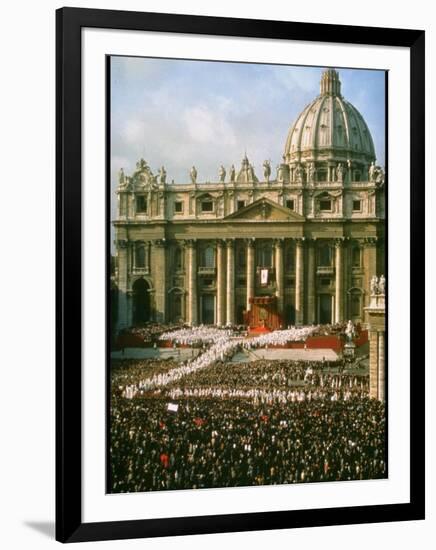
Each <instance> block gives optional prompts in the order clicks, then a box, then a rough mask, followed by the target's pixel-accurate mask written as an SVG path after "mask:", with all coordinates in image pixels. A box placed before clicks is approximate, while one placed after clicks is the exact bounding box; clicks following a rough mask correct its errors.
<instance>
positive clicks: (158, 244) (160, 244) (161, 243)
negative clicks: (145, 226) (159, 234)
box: [151, 239, 168, 248]
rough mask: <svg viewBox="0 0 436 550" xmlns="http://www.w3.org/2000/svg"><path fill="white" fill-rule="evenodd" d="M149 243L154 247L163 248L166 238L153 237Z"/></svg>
mask: <svg viewBox="0 0 436 550" xmlns="http://www.w3.org/2000/svg"><path fill="white" fill-rule="evenodd" d="M151 244H152V245H153V246H154V247H156V248H164V247H165V246H166V245H167V244H168V243H167V241H166V239H154V240H152V241H151Z"/></svg>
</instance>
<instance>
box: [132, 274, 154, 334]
mask: <svg viewBox="0 0 436 550" xmlns="http://www.w3.org/2000/svg"><path fill="white" fill-rule="evenodd" d="M148 290H149V286H148V284H147V282H146V281H144V279H138V280H137V281H135V283H134V285H133V323H134V324H141V323H144V322H146V321H148V320H149V319H150V296H149V292H148Z"/></svg>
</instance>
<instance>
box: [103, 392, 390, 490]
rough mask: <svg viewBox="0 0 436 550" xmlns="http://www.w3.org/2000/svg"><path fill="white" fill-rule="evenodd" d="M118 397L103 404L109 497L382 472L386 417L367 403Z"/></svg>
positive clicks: (376, 404) (374, 475)
mask: <svg viewBox="0 0 436 550" xmlns="http://www.w3.org/2000/svg"><path fill="white" fill-rule="evenodd" d="M194 397H195V399H192V398H191V399H190V398H188V399H186V398H184V399H183V400H181V401H179V403H178V408H177V412H172V411H170V410H168V400H167V398H166V397H154V398H150V399H136V400H133V399H123V398H122V397H115V398H113V401H112V407H111V441H110V456H111V461H110V464H111V471H110V487H111V492H115V493H120V492H121V493H124V492H137V491H154V490H174V489H196V488H211V487H235V486H251V485H269V484H284V483H300V482H315V481H318V482H319V481H340V480H360V479H376V478H383V477H385V476H386V473H387V472H386V460H385V411H384V406H383V404H382V403H380V402H378V401H375V400H370V399H368V398H357V397H353V398H351V399H350V400H348V401H344V400H336V401H331V400H311V401H309V400H296V401H295V402H288V403H286V406H284V405H283V403H281V402H273V403H262V402H259V403H257V404H256V403H254V402H252V401H251V400H244V399H241V398H239V397H238V396H236V397H234V398H232V399H222V398H220V397H215V396H212V397H208V398H203V397H201V396H194Z"/></svg>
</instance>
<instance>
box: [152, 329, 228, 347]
mask: <svg viewBox="0 0 436 550" xmlns="http://www.w3.org/2000/svg"><path fill="white" fill-rule="evenodd" d="M232 336H234V333H233V330H232V329H228V328H218V327H213V326H208V325H199V326H196V327H184V328H180V329H178V330H169V331H166V332H163V333H161V334H160V336H159V340H166V341H170V342H174V343H176V344H182V345H185V346H193V347H194V346H200V345H206V344H215V343H216V342H218V340H221V339H222V338H231V337H232Z"/></svg>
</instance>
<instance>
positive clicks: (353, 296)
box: [350, 290, 362, 318]
mask: <svg viewBox="0 0 436 550" xmlns="http://www.w3.org/2000/svg"><path fill="white" fill-rule="evenodd" d="M361 312H362V293H361V292H360V290H352V291H351V293H350V317H352V318H356V317H360V316H361Z"/></svg>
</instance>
